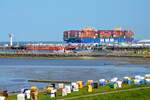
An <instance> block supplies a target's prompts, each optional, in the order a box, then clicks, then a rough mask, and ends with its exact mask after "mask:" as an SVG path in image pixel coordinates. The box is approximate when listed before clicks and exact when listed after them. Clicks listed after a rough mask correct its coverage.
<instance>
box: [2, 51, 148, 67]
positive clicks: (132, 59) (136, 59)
mask: <svg viewBox="0 0 150 100" xmlns="http://www.w3.org/2000/svg"><path fill="white" fill-rule="evenodd" d="M0 58H16V59H35V60H36V59H46V60H48V59H49V60H120V61H125V62H128V63H131V64H150V62H149V60H150V56H145V55H137V56H136V55H130V56H129V55H126V56H125V55H92V54H86V55H77V54H64V53H63V54H57V53H53V54H10V53H9V54H0Z"/></svg>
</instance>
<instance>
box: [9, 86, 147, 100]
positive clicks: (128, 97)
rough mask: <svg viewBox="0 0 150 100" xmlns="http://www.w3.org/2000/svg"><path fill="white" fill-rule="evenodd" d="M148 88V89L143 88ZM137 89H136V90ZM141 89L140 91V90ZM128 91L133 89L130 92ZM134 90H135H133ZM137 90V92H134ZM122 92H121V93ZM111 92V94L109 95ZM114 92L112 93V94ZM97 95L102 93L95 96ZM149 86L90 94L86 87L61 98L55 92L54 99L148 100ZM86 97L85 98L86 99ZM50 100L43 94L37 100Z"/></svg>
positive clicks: (104, 90)
mask: <svg viewBox="0 0 150 100" xmlns="http://www.w3.org/2000/svg"><path fill="white" fill-rule="evenodd" d="M145 87H149V88H145ZM137 88H138V89H137ZM140 88H141V89H140ZM130 89H133V90H132V91H130ZM134 89H135V90H134ZM136 89H137V90H136ZM122 90H123V91H124V90H125V91H124V92H123V91H122ZM110 92H112V93H110ZM113 92H114V93H113ZM97 93H102V94H98V95H95V94H97ZM149 93H150V85H139V86H136V85H123V88H118V89H112V88H110V87H109V86H104V87H102V86H100V87H99V88H98V89H94V90H93V92H92V93H88V92H87V87H84V88H82V89H80V91H79V92H72V93H71V94H68V95H67V96H64V97H62V96H61V92H60V91H58V92H57V97H56V98H55V99H58V100H62V99H66V100H79V99H80V100H150V95H149ZM86 96H87V97H86ZM55 99H51V98H50V97H49V96H48V95H46V94H44V93H40V94H39V100H55ZM6 100H17V98H16V95H12V96H9V97H8V98H7V99H6Z"/></svg>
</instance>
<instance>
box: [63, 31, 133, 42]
mask: <svg viewBox="0 0 150 100" xmlns="http://www.w3.org/2000/svg"><path fill="white" fill-rule="evenodd" d="M133 35H134V33H133V32H132V31H130V30H121V29H115V30H95V29H92V28H84V29H82V30H69V31H65V32H64V41H66V42H67V43H122V42H132V41H133Z"/></svg>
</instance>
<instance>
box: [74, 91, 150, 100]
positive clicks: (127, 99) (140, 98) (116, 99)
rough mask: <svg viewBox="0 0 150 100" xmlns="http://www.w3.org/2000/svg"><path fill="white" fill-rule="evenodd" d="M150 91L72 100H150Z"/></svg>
mask: <svg viewBox="0 0 150 100" xmlns="http://www.w3.org/2000/svg"><path fill="white" fill-rule="evenodd" d="M149 93H150V89H144V90H137V91H130V92H120V93H113V94H104V95H99V96H92V97H88V98H78V99H72V100H150V94H149Z"/></svg>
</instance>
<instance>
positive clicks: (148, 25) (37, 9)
mask: <svg viewBox="0 0 150 100" xmlns="http://www.w3.org/2000/svg"><path fill="white" fill-rule="evenodd" d="M149 10H150V0H0V41H8V33H10V32H12V33H14V35H15V38H14V39H15V41H62V37H63V31H64V30H69V29H81V28H83V27H85V26H91V27H94V28H96V29H113V28H115V27H122V28H124V29H132V30H133V31H134V32H135V33H136V34H135V38H137V39H150V11H149Z"/></svg>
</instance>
